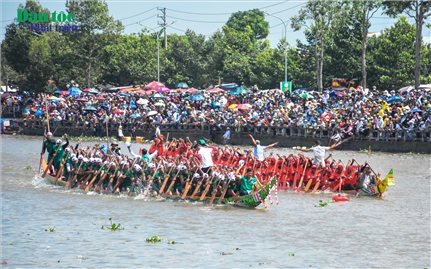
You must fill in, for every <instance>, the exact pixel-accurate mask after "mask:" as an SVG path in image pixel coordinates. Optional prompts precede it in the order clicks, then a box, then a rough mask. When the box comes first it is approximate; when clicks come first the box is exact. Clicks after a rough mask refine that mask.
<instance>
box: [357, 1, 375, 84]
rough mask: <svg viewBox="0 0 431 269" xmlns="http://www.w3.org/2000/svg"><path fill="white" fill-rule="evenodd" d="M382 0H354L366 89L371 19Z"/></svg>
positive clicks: (362, 82)
mask: <svg viewBox="0 0 431 269" xmlns="http://www.w3.org/2000/svg"><path fill="white" fill-rule="evenodd" d="M380 6H381V1H380V0H378V1H376V0H363V1H353V9H352V12H353V13H354V12H355V11H357V12H358V13H359V14H358V17H359V23H360V25H361V73H362V80H361V85H362V87H363V88H364V89H365V88H366V87H367V57H366V56H367V45H368V29H369V28H370V26H371V23H370V19H371V18H372V17H373V15H374V14H375V13H376V12H377V10H379V8H380Z"/></svg>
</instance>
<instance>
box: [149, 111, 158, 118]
mask: <svg viewBox="0 0 431 269" xmlns="http://www.w3.org/2000/svg"><path fill="white" fill-rule="evenodd" d="M157 113H159V112H157V111H154V110H153V111H150V112H148V113H147V116H148V117H150V116H154V115H157Z"/></svg>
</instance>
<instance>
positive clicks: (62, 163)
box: [54, 152, 70, 185]
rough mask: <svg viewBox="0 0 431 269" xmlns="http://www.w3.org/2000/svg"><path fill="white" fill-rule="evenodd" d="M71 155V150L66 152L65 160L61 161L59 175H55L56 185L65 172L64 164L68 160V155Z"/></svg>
mask: <svg viewBox="0 0 431 269" xmlns="http://www.w3.org/2000/svg"><path fill="white" fill-rule="evenodd" d="M69 155H70V152H69V153H67V154H66V157H65V158H64V160H62V161H61V165H60V168H59V169H58V171H57V175H56V176H55V182H54V185H57V182H58V180H59V179H60V178H61V176H62V174H63V171H64V164H65V163H66V161H67V157H69Z"/></svg>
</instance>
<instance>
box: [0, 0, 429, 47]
mask: <svg viewBox="0 0 431 269" xmlns="http://www.w3.org/2000/svg"><path fill="white" fill-rule="evenodd" d="M39 2H40V3H41V4H42V5H43V6H44V7H46V8H48V9H49V10H51V11H64V10H65V3H66V1H56V0H50V1H39ZM19 3H25V1H13V0H2V4H1V5H2V18H1V21H2V25H1V39H3V38H4V34H5V27H6V25H7V24H9V23H10V22H11V21H12V20H13V19H14V18H16V14H17V7H18V5H19ZM107 3H108V5H109V12H110V14H111V15H112V16H113V17H114V18H115V19H119V20H121V21H122V23H123V25H124V26H125V29H124V32H125V33H136V32H139V31H140V30H141V29H142V28H143V27H144V26H145V27H147V28H153V29H154V28H157V27H158V23H161V21H162V20H161V18H158V17H157V15H161V14H162V13H161V11H158V10H157V8H163V7H164V8H166V15H167V23H168V24H171V23H173V24H172V25H170V26H169V28H168V34H169V33H177V34H182V33H184V31H186V30H187V29H192V30H194V31H195V32H196V33H199V34H203V35H206V36H210V35H211V34H212V33H214V32H215V31H216V30H217V29H220V28H221V27H222V26H223V24H224V23H225V22H226V21H227V19H228V18H229V16H230V14H231V13H233V12H236V11H240V10H241V11H244V10H249V9H254V8H258V9H261V10H262V11H265V12H267V13H269V14H273V15H275V16H277V17H280V18H281V19H283V20H285V21H287V23H288V25H289V26H288V29H287V38H288V41H289V43H290V45H292V46H295V43H296V39H300V40H304V35H303V32H302V30H300V31H298V32H294V31H293V30H292V28H290V23H289V19H290V18H291V17H293V16H295V15H296V14H297V13H298V11H299V10H300V9H301V7H303V6H304V5H305V3H306V1H300V0H297V1H290V0H289V1H281V0H278V1H276V0H274V1H245V0H244V1H240V0H225V1H191V0H189V1H145V0H125V1H120V0H110V1H107ZM266 20H267V21H268V22H269V25H270V34H269V36H268V39H269V41H270V43H271V46H276V45H277V43H278V41H279V40H280V39H281V37H282V33H283V31H284V30H283V26H282V25H281V21H280V20H279V19H277V18H274V17H271V16H266ZM395 21H396V20H395V19H392V18H389V17H387V16H384V15H382V14H381V12H377V13H376V15H375V18H374V19H373V20H372V26H371V28H370V30H369V31H370V32H379V31H381V30H383V29H385V28H387V27H390V26H391V25H393V24H394V22H395ZM424 28H425V29H424V36H426V38H425V39H426V40H429V38H430V37H429V36H430V35H431V34H430V30H429V29H428V28H426V27H424ZM428 42H429V41H428Z"/></svg>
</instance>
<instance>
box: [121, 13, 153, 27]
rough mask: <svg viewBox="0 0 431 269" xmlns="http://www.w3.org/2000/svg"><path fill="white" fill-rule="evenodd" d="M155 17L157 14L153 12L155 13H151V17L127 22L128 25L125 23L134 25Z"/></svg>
mask: <svg viewBox="0 0 431 269" xmlns="http://www.w3.org/2000/svg"><path fill="white" fill-rule="evenodd" d="M154 17H156V15H155V14H153V15H151V16H150V17H147V18H145V19H142V20H139V21H135V22H132V23H129V24H126V25H124V27H127V26H130V25H133V24H139V23H140V22H143V21H147V20H149V19H151V18H154Z"/></svg>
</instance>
